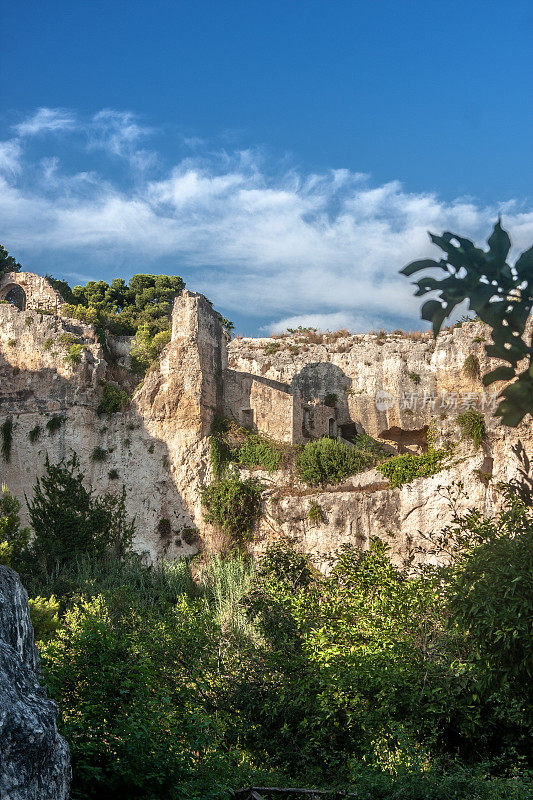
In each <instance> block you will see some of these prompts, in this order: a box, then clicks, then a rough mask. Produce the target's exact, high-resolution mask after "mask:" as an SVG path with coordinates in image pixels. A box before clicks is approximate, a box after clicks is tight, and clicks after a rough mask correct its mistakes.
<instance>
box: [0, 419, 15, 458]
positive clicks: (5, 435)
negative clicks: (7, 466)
mask: <svg viewBox="0 0 533 800" xmlns="http://www.w3.org/2000/svg"><path fill="white" fill-rule="evenodd" d="M0 436H1V437H2V456H3V459H4V461H9V460H10V458H11V445H12V444H13V417H6V418H5V420H4V422H3V423H2V426H1V427H0Z"/></svg>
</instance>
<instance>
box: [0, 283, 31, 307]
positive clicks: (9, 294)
mask: <svg viewBox="0 0 533 800" xmlns="http://www.w3.org/2000/svg"><path fill="white" fill-rule="evenodd" d="M2 295H3V297H2V298H1V299H2V300H5V301H6V302H7V303H11V305H12V306H15V307H16V308H18V310H19V311H24V310H25V308H26V292H25V291H24V289H23V288H22V287H21V286H19V285H18V284H16V283H13V284H11V285H10V286H7V287H6V288H5V289H4V291H3V292H2Z"/></svg>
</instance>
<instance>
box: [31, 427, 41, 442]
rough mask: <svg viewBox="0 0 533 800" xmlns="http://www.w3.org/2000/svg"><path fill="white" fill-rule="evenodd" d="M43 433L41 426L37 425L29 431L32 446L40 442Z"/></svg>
mask: <svg viewBox="0 0 533 800" xmlns="http://www.w3.org/2000/svg"><path fill="white" fill-rule="evenodd" d="M41 431H42V428H41V426H40V425H35V427H33V428H32V429H31V431H28V439H29V440H30V442H31V443H32V444H35V442H36V441H38V439H39V438H40V436H41Z"/></svg>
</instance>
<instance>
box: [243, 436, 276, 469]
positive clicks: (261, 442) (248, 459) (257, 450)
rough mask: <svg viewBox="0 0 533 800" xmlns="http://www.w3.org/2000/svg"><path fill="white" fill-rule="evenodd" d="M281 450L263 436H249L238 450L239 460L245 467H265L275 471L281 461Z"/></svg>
mask: <svg viewBox="0 0 533 800" xmlns="http://www.w3.org/2000/svg"><path fill="white" fill-rule="evenodd" d="M281 455H282V454H281V450H280V449H279V447H278V446H277V445H276V444H274V442H271V441H269V440H268V439H265V438H263V437H262V436H255V435H251V436H247V437H246V439H245V440H244V442H243V443H242V444H241V446H240V447H239V448H238V450H237V461H238V463H239V464H242V466H243V467H263V469H266V470H268V471H269V472H273V471H274V470H276V469H278V467H279V465H280V463H281Z"/></svg>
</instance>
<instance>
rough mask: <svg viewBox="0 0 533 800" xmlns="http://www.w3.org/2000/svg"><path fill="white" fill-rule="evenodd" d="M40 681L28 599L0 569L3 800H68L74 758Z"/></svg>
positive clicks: (14, 576)
mask: <svg viewBox="0 0 533 800" xmlns="http://www.w3.org/2000/svg"><path fill="white" fill-rule="evenodd" d="M56 718H57V708H56V706H55V704H54V703H53V702H52V701H51V700H50V699H49V698H48V697H47V695H46V691H45V689H44V688H43V687H42V686H41V684H40V681H39V656H38V654H37V651H36V649H35V644H34V639H33V628H32V625H31V621H30V612H29V606H28V596H27V594H26V591H25V589H24V587H23V586H22V584H21V582H20V579H19V577H18V575H17V573H16V572H13V570H11V569H9V568H8V567H2V566H0V798H2V800H66V798H67V797H68V787H69V782H70V756H69V751H68V746H67V744H66V742H65V740H64V739H63V738H62V737H61V736H60V735H59V734H58V732H57V724H56Z"/></svg>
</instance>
